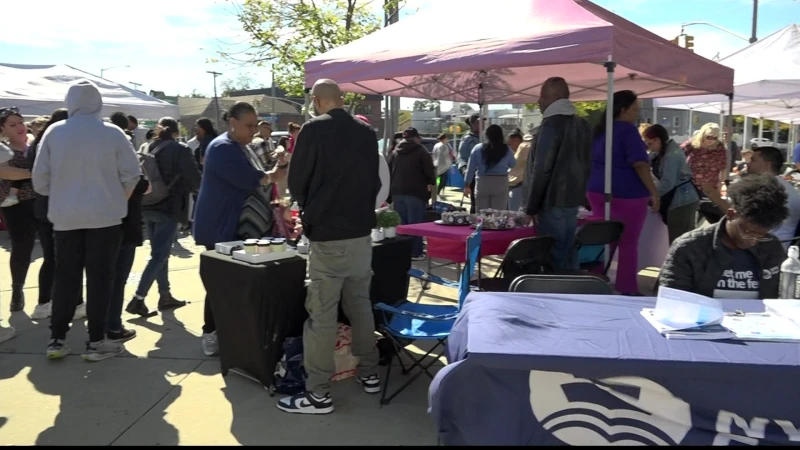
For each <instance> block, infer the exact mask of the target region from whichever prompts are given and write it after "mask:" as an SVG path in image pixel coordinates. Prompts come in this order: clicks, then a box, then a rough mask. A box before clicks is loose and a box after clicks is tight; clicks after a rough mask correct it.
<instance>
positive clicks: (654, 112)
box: [653, 105, 658, 125]
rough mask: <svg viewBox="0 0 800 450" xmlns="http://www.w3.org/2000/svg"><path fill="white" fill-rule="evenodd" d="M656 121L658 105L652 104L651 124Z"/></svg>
mask: <svg viewBox="0 0 800 450" xmlns="http://www.w3.org/2000/svg"><path fill="white" fill-rule="evenodd" d="M657 123H658V106H656V105H653V125H655V124H657Z"/></svg>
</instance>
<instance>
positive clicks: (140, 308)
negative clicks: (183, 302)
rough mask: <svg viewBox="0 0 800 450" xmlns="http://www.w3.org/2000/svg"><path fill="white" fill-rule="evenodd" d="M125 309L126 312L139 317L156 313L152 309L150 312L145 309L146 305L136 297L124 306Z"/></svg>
mask: <svg viewBox="0 0 800 450" xmlns="http://www.w3.org/2000/svg"><path fill="white" fill-rule="evenodd" d="M125 311H126V312H127V313H128V314H133V315H135V316H141V317H152V316H155V315H156V314H158V313H157V312H155V311H153V312H152V313H151V312H150V311H149V310H148V309H147V306H145V305H144V300H141V299H138V298H136V297H134V298H133V300H131V301H130V303H128V306H126V307H125Z"/></svg>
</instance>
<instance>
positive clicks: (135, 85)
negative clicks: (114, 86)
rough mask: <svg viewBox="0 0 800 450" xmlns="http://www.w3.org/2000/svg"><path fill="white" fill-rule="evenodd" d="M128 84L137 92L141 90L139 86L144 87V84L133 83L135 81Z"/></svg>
mask: <svg viewBox="0 0 800 450" xmlns="http://www.w3.org/2000/svg"><path fill="white" fill-rule="evenodd" d="M128 83H129V84H130V85H131V86H133V89H134V90H137V91H138V90H139V86H141V85H142V83H135V82H133V81H128Z"/></svg>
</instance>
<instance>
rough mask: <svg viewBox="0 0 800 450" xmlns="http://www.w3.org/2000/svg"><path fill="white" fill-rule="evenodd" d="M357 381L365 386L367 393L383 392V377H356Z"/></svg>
mask: <svg viewBox="0 0 800 450" xmlns="http://www.w3.org/2000/svg"><path fill="white" fill-rule="evenodd" d="M356 383H358V384H360V385H361V386H363V387H364V392H366V393H367V394H379V393H380V392H381V379H380V378H378V375H370V376H368V377H356Z"/></svg>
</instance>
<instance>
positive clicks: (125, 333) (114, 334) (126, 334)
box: [106, 327, 136, 344]
mask: <svg viewBox="0 0 800 450" xmlns="http://www.w3.org/2000/svg"><path fill="white" fill-rule="evenodd" d="M135 337H136V330H127V329H125V327H122V330H121V331H109V332H107V333H106V338H108V340H109V341H112V342H116V343H117V344H121V343H123V342H128V341H130V340H131V339H133V338H135Z"/></svg>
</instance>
